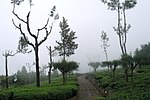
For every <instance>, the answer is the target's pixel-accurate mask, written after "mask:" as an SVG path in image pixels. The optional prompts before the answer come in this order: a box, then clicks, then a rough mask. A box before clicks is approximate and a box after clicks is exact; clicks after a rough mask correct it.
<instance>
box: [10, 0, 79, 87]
mask: <svg viewBox="0 0 150 100" xmlns="http://www.w3.org/2000/svg"><path fill="white" fill-rule="evenodd" d="M23 1H24V0H11V3H12V4H13V10H12V13H13V15H14V16H15V17H16V19H17V20H18V21H19V24H18V23H16V21H15V20H14V19H12V22H13V24H14V26H15V28H16V29H18V30H19V31H20V33H21V38H20V46H19V49H21V50H23V51H26V49H25V48H26V47H28V45H30V46H31V47H33V50H34V53H35V66H36V86H37V87H40V71H39V69H40V67H39V47H40V45H41V44H43V43H44V42H45V41H46V40H47V39H48V36H49V35H50V34H51V32H52V28H53V24H54V22H55V21H56V20H58V19H59V15H58V14H55V11H56V7H55V6H54V7H53V8H52V9H51V11H50V14H49V16H48V18H47V21H46V24H45V25H43V27H41V28H37V32H32V30H31V26H30V15H31V7H32V5H33V4H32V0H29V4H30V10H29V11H28V13H27V16H26V19H23V18H21V17H20V16H19V14H17V13H16V12H15V9H16V6H19V5H21V3H22V2H23ZM50 18H52V22H51V24H50ZM59 26H60V28H61V31H60V33H61V42H58V41H56V43H57V44H58V46H56V47H55V50H58V51H59V56H63V60H62V61H61V63H63V64H61V65H63V67H61V66H60V65H59V64H58V63H60V62H58V63H57V64H54V65H55V69H59V70H60V71H61V72H62V73H63V76H64V74H66V73H68V72H70V71H72V70H74V69H76V68H78V67H79V66H78V63H76V62H67V61H66V57H69V56H70V55H72V54H74V50H75V49H77V48H78V44H76V43H75V41H74V40H75V39H76V38H77V37H76V36H75V32H74V31H71V30H70V28H69V25H68V24H67V20H66V19H65V18H64V17H63V21H62V22H60V25H59ZM25 29H26V31H25ZM41 32H45V36H44V37H43V39H41V37H40V34H41ZM28 37H30V38H32V39H33V40H34V41H33V40H29V38H28ZM40 39H41V40H40ZM48 50H49V52H50V62H49V83H51V70H52V66H53V62H52V57H51V54H52V52H53V51H52V50H51V47H48ZM64 62H65V65H64ZM58 66H60V67H58ZM68 66H70V67H69V68H67V67H68ZM63 79H64V80H65V78H63ZM64 83H65V81H64Z"/></svg>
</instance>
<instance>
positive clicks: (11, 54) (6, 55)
mask: <svg viewBox="0 0 150 100" xmlns="http://www.w3.org/2000/svg"><path fill="white" fill-rule="evenodd" d="M17 53H18V52H16V53H13V52H12V51H5V53H3V56H4V57H5V70H6V88H8V66H7V64H8V57H12V56H15V54H17Z"/></svg>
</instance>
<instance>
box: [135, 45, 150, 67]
mask: <svg viewBox="0 0 150 100" xmlns="http://www.w3.org/2000/svg"><path fill="white" fill-rule="evenodd" d="M149 51H150V43H148V44H144V45H141V49H138V48H137V49H136V50H135V53H134V55H135V58H136V59H137V61H138V62H139V64H140V65H147V64H150V53H149Z"/></svg>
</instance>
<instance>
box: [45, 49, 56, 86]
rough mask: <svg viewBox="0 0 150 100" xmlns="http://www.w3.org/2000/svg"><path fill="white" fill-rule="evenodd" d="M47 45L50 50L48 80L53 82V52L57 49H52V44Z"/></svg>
mask: <svg viewBox="0 0 150 100" xmlns="http://www.w3.org/2000/svg"><path fill="white" fill-rule="evenodd" d="M46 47H47V49H48V51H49V60H50V61H49V71H48V80H49V81H48V82H49V84H50V83H51V71H52V67H53V65H52V64H53V62H52V53H54V51H55V49H54V50H52V49H51V46H49V47H48V46H46Z"/></svg>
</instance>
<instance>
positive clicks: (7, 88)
mask: <svg viewBox="0 0 150 100" xmlns="http://www.w3.org/2000/svg"><path fill="white" fill-rule="evenodd" d="M5 68H6V88H7V89H8V67H7V56H5Z"/></svg>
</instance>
